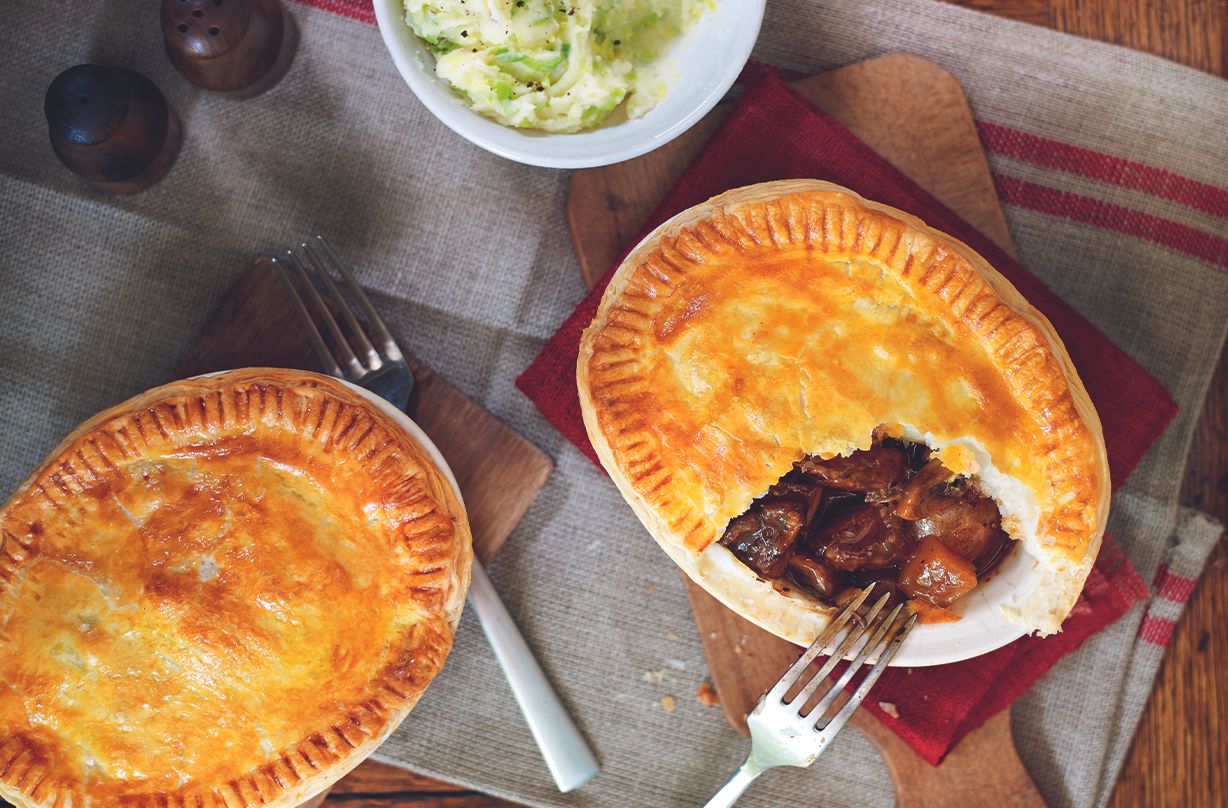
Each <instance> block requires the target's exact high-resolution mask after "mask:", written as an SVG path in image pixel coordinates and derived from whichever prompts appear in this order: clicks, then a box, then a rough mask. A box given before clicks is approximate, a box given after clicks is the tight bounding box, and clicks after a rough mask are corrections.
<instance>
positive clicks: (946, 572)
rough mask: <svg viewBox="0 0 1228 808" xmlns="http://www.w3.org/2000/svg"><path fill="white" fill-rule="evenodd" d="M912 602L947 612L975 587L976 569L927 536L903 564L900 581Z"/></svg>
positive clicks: (901, 586)
mask: <svg viewBox="0 0 1228 808" xmlns="http://www.w3.org/2000/svg"><path fill="white" fill-rule="evenodd" d="M898 583H899V586H900V589H902V590H903V591H904V594H906V595H908V596H909V597H911V598H918V599H920V600H923V601H925V602H926V603H929V604H931V605H933V606H941V607H942V608H944V609H945V608H946V607H948V606H950V605H951V604H952V603H954V602H955V601H957V600H959V599H960V598H961V597H963V596H964V595H966V594H967V593H968V592H970V591H972V589H973V587H975V586H976V569H975V568H974V567H973V566H972V562H970V561H967V560H966V559H964V558H963V557H962V556H960V555H959V554H957V553H956V552H955V551H953V550H951V549H950V548H948V547H947V546H946V545H945V544H943V543H942V542H940V541H938V539H936V538H934V537H933V536H926V537H925V538H924V539H922V540H921V543H920V544H919V545H917V551H916V552H915V553H913V555H912V557H911V558H909V559H908V561H906V562H905V563H904V566H903V567H902V568H901V569H900V577H899V579H898Z"/></svg>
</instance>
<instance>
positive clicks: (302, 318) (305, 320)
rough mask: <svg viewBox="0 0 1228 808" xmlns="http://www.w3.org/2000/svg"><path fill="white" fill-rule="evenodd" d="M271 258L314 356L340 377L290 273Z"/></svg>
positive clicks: (340, 374) (330, 372)
mask: <svg viewBox="0 0 1228 808" xmlns="http://www.w3.org/2000/svg"><path fill="white" fill-rule="evenodd" d="M271 260H272V261H273V266H275V267H277V275H278V277H280V278H281V282H282V283H284V284H285V285H286V289H287V290H288V291H289V292H290V300H291V301H293V303H294V313H295V314H297V315H298V319H299V322H300V323H302V324H303V328H304V329H306V331H307V339H309V340H310V341H311V347H312V348H314V349H315V352H316V358H317V359H319V360H320V364H321V365H322V366H323V367H324V372H325V373H328V374H329V375H330V376H336V377H337V378H339V379H340V378H342V375H343V374H342V373H341V367H340V366H339V365H338V364H337V360H336V359H334V358H333V355H332V354H331V353H330V352H329V350H328V346H326V345H325V344H324V337H322V336H321V335H320V329H318V328H316V324H315V322H313V321H312V319H311V315H310V314H308V313H307V307H306V306H305V305H303V298H302V297H300V296H299V293H298V290H297V289H295V288H294V281H292V280H290V273H288V272H286V268H285V267H284V266H282V262H281V261H278V260H277V259H276V258H273V259H271Z"/></svg>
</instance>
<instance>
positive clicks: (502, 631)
mask: <svg viewBox="0 0 1228 808" xmlns="http://www.w3.org/2000/svg"><path fill="white" fill-rule="evenodd" d="M469 602H470V603H472V604H473V610H474V611H475V612H477V615H478V622H480V623H481V624H482V630H483V631H485V632H486V639H487V640H488V641H489V642H490V647H491V648H492V649H493V650H494V652H495V658H496V659H498V660H499V664H500V665H501V666H503V674H504V676H505V677H506V678H507V683H508V684H509V685H511V688H512V695H513V696H515V697H516V703H517V704H519V705H520V712H521V713H523V714H524V719H525V722H526V723H528V725H529V731H530V732H532V733H533V739H534V740H535V741H537V748H538V749H540V750H541V753H542V758H544V759H545V761H546V767H547V768H548V769H550V774H551V776H553V777H554V783H555V785H557V786H558V789H559V791H562V792H563V793H566V792H568V791H571V790H572V789H573V788H577V787H579V786H582V785H584V784H585V783H587V782H588V781H589V780H591V779H592V778H593V777H594V776H595V775H596V774H597V769H598V766H597V759H596V758H595V757H593V753H592V750H590V749H589V747H588V743H587V742H586V741H585V740H584V736H583V735H581V734H580V730H579V729H578V728H577V727H576V725H575V722H573V721H572V720H571V716H569V715H568V714H567V710H566V708H564V707H563V703H562V702H561V701H559V697H558V694H556V693H555V692H554V688H553V687H551V686H550V681H549V680H548V679H547V678H546V674H545V672H544V671H543V670H542V669H541V665H539V664H537V659H536V658H535V657H534V656H533V652H532V651H531V650H530V649H529V646H528V644H527V643H526V642H525V641H524V637H523V636H521V634H520V630H519V629H518V628H516V624H515V623H514V622H512V616H511V615H510V614H508V612H507V607H506V606H504V605H503V601H502V600H500V599H499V593H498V592H496V591H495V587H494V584H492V583H491V582H490V578H489V577H487V575H486V570H484V569H483V568H482V565H481V564H479V563H478V562H477V560H476V559H475V560H474V562H473V580H472V582H471V583H470V585H469Z"/></svg>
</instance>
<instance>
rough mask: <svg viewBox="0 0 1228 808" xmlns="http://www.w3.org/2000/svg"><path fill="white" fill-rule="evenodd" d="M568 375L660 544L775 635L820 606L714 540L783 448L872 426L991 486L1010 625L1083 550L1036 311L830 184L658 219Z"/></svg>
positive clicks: (1077, 396)
mask: <svg viewBox="0 0 1228 808" xmlns="http://www.w3.org/2000/svg"><path fill="white" fill-rule="evenodd" d="M577 381H578V385H579V389H580V401H581V408H582V411H583V413H584V419H585V425H586V427H587V429H588V434H589V437H590V439H591V440H592V442H593V446H594V447H595V449H596V451H597V454H598V456H599V457H600V459H601V461H602V463H603V465H604V466H605V468H606V470H607V471H609V473H610V475H611V477H612V478H613V479H614V481H615V483H616V484H617V485H618V487H619V489H620V490H621V491H622V493H623V495H624V496H625V497H626V499H627V501H628V502H629V503H630V504H631V506H632V507H633V508H634V509H635V511H636V513H637V514H638V515H639V516H640V519H641V521H643V522H644V524H645V526H646V527H647V528H648V529H649V532H650V533H652V535H653V536H654V538H656V540H657V541H658V542H659V543H660V544H661V546H662V547H663V549H665V550H666V552H667V553H669V555H670V556H671V557H672V558H674V560H675V561H676V562H678V564H679V565H680V566H681V567H682V568H683V570H684V571H686V572H687V574H688V575H690V577H691V578H692V579H694V580H695V581H696V582H698V583H699V584H701V585H702V586H704V587H705V588H706V589H707V590H708V591H709V592H711V593H712V594H713V595H714V596H716V597H717V598H718V599H720V600H722V601H723V602H725V603H726V605H728V606H730V607H731V608H733V609H734V610H735V611H737V612H739V613H740V614H742V615H743V616H745V617H747V618H748V619H751V620H752V621H754V622H756V623H758V624H759V625H761V626H763V627H764V628H767V629H768V630H771V631H773V632H775V633H777V634H779V635H780V636H783V637H786V638H788V639H791V640H794V641H798V642H809V641H810V640H811V639H813V636H814V635H815V634H816V633H817V631H818V630H820V629H821V627H822V625H823V624H824V623H825V621H826V617H825V615H826V614H829V613H830V612H829V609H828V607H825V606H823V605H821V604H819V603H817V602H815V601H811V600H809V599H807V598H804V597H798V596H796V595H793V596H785V595H783V594H781V593H779V592H774V591H773V590H772V589H771V588H770V587H768V586H766V585H764V582H762V581H759V580H757V579H756V576H755V575H754V573H753V572H751V571H750V570H749V569H747V568H746V567H744V566H743V565H741V564H739V563H732V564H731V563H726V562H727V561H729V560H731V559H732V556H729V557H728V558H727V559H726V558H723V557H722V556H721V552H722V551H724V548H723V547H721V546H720V545H718V544H717V545H714V542H715V540H716V539H718V538H719V537H720V536H721V535H722V533H723V531H724V529H725V527H726V525H727V524H728V523H729V521H730V520H731V519H732V518H734V517H736V516H738V515H739V514H741V513H742V512H743V511H745V510H746V508H747V507H748V506H749V505H750V503H751V502H752V501H753V500H754V499H755V498H756V497H758V496H760V495H762V494H764V492H766V491H767V489H768V487H769V486H771V485H773V484H774V483H775V482H776V481H777V480H779V479H780V478H781V477H782V476H783V475H784V473H785V472H787V471H788V470H789V469H790V468H791V467H792V464H793V463H794V462H795V461H798V460H800V459H801V458H802V457H804V456H806V455H819V456H822V457H830V456H833V455H837V454H848V453H850V452H852V451H853V450H856V449H866V448H868V447H869V446H870V443H871V436H872V434H873V433H874V431H875V429H876V428H882V429H885V430H886V431H888V432H889V433H893V434H898V435H901V436H904V437H908V438H910V439H912V440H924V441H925V442H926V443H928V444H929V445H930V446H932V447H934V448H936V449H940V450H942V449H945V450H946V451H945V453H944V454H945V456H946V457H947V458H948V461H947V462H952V459H954V460H958V459H959V458H963V462H964V463H965V465H966V466H967V467H966V468H962V469H961V468H956V469H954V470H955V471H957V472H967V473H978V474H979V475H981V479H982V480H983V481H984V482H985V483H986V487H987V488H994V489H996V490H997V491H998V492H999V493H1000V494H1001V498H1002V499H1006V500H1010V501H1009V502H1005V503H1004V502H1002V501H1000V503H999V504H1000V506H1001V505H1006V506H1007V507H1003V516H1004V523H1003V526H1004V528H1005V529H1006V530H1007V531H1008V533H1010V534H1011V536H1012V537H1013V538H1016V539H1020V540H1021V541H1023V542H1024V544H1025V550H1026V551H1027V552H1028V553H1029V554H1030V555H1032V556H1033V557H1034V558H1035V559H1036V560H1037V561H1038V563H1039V565H1040V567H1041V568H1042V569H1041V571H1042V576H1043V582H1042V585H1040V586H1038V588H1037V591H1036V592H1035V593H1032V595H1030V596H1029V597H1028V599H1027V601H1026V602H1025V603H1023V604H1022V606H1021V607H1020V608H1019V609H1018V610H1017V613H1016V614H1014V615H1011V616H1012V618H1013V619H1016V620H1018V621H1019V622H1022V623H1024V624H1025V625H1026V626H1027V627H1028V628H1029V629H1031V630H1039V631H1041V632H1043V633H1049V632H1053V631H1056V630H1058V628H1059V627H1060V624H1061V621H1062V619H1064V617H1065V616H1066V614H1068V612H1069V610H1070V608H1071V607H1072V606H1073V605H1074V602H1075V600H1076V599H1077V597H1078V594H1079V592H1080V591H1081V589H1082V585H1083V581H1084V579H1085V578H1086V576H1087V573H1088V571H1089V570H1090V568H1091V565H1092V562H1093V561H1094V559H1095V556H1096V553H1097V551H1098V549H1099V546H1100V540H1101V536H1102V534H1103V531H1104V522H1105V518H1106V516H1107V510H1108V501H1109V494H1108V492H1109V487H1108V486H1109V476H1108V465H1107V458H1106V456H1105V452H1104V442H1103V438H1102V435H1101V430H1100V422H1099V419H1098V417H1097V415H1096V412H1095V409H1094V408H1093V407H1092V404H1091V401H1090V399H1089V398H1088V396H1087V393H1086V391H1085V390H1084V388H1083V385H1082V383H1081V382H1080V381H1079V378H1078V376H1077V375H1076V373H1075V371H1074V368H1073V366H1072V365H1071V362H1070V359H1069V357H1068V356H1067V354H1066V351H1065V349H1064V347H1063V346H1062V343H1061V341H1060V340H1059V339H1058V337H1057V334H1056V333H1055V332H1054V330H1053V328H1052V326H1051V325H1050V324H1049V322H1048V321H1047V320H1046V319H1045V318H1044V317H1043V316H1042V315H1041V314H1040V313H1039V312H1037V311H1036V310H1035V309H1034V308H1032V307H1031V306H1030V305H1029V304H1028V303H1027V302H1026V301H1025V300H1024V299H1023V297H1022V296H1021V295H1020V294H1019V292H1018V291H1017V290H1016V289H1015V288H1014V287H1013V286H1011V284H1010V283H1009V282H1008V281H1007V280H1006V279H1004V278H1003V277H1002V276H1001V275H1000V274H998V273H997V272H996V271H995V270H994V269H993V268H992V267H990V266H989V265H988V263H986V261H985V260H984V259H983V258H981V257H980V256H979V255H977V254H976V253H975V252H973V251H972V250H971V249H970V248H968V247H967V246H966V245H964V244H962V243H960V242H958V241H956V240H955V239H953V238H951V237H949V236H946V235H944V234H942V233H940V232H938V231H935V230H933V229H932V228H929V227H927V226H926V225H925V224H924V223H923V222H921V221H919V220H918V219H916V218H914V217H912V216H909V215H908V214H905V213H903V212H901V211H898V210H895V209H893V208H889V207H886V206H884V205H879V204H877V203H874V202H870V201H867V200H865V199H862V198H861V197H859V196H858V195H856V194H855V193H853V192H851V191H849V190H847V189H844V188H841V187H839V186H835V185H832V184H830V183H824V182H818V181H812V180H788V181H781V182H772V183H765V184H762V185H757V186H750V187H747V188H741V189H737V190H734V191H730V192H728V193H726V194H723V195H721V196H718V197H716V198H714V199H712V200H709V201H708V202H706V203H704V204H702V205H699V206H697V207H695V208H692V209H690V210H688V211H685V212H683V213H681V214H679V215H678V216H676V217H674V218H673V219H671V220H670V221H668V222H666V223H665V224H663V225H661V227H659V228H657V230H655V231H654V232H653V233H652V234H650V235H649V236H648V237H647V238H645V239H644V241H643V242H641V243H640V245H639V246H638V247H636V249H635V250H633V251H632V252H631V254H630V255H628V256H627V258H626V259H625V260H624V262H623V263H622V265H621V266H620V267H619V268H618V270H617V271H616V273H615V274H614V277H613V279H612V280H611V283H610V285H609V288H608V289H607V291H606V293H605V295H604V297H603V299H602V301H601V306H600V308H599V310H598V313H597V315H596V317H595V318H594V320H593V323H592V324H591V325H590V327H589V328H588V329H587V330H586V331H585V334H584V337H583V340H582V343H581V348H580V357H579V362H578V365H577ZM946 447H960V448H949V449H948V448H946ZM990 483H993V484H994V485H992V486H991V485H989V484H990ZM995 498H999V497H997V496H996V497H995Z"/></svg>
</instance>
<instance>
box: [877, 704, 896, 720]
mask: <svg viewBox="0 0 1228 808" xmlns="http://www.w3.org/2000/svg"><path fill="white" fill-rule="evenodd" d="M878 709H880V710H882V711H883V712H884V713H886V714H887V715H889V716H891V717H892V718H899V717H900V711H899V708H897V707H896V706H895V705H894V704H892V703H891V702H889V701H880V702H879V703H878Z"/></svg>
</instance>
